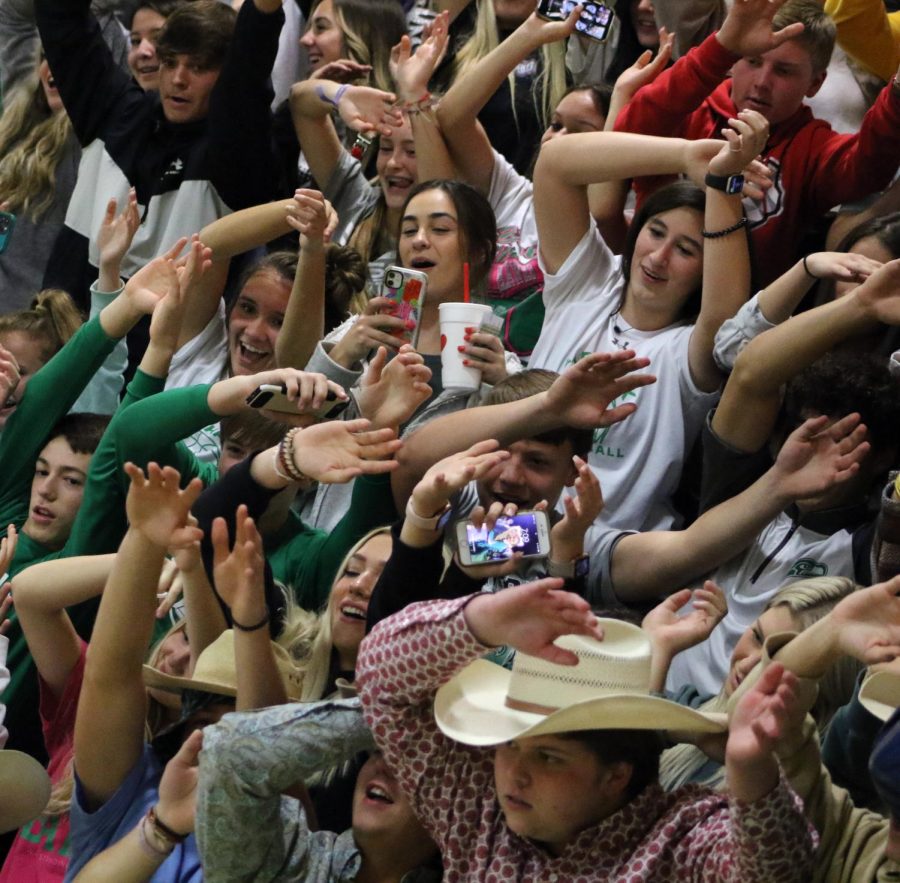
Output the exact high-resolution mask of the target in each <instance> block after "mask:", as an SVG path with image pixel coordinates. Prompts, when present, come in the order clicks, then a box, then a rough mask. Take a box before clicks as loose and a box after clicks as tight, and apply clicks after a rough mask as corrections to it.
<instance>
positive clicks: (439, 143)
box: [391, 12, 456, 181]
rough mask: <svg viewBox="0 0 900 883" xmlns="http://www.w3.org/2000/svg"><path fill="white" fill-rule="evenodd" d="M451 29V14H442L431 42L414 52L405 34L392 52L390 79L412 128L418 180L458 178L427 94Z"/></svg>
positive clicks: (433, 26)
mask: <svg viewBox="0 0 900 883" xmlns="http://www.w3.org/2000/svg"><path fill="white" fill-rule="evenodd" d="M448 27H449V13H447V12H442V13H440V14H439V15H438V16H437V18H436V19H435V20H434V23H433V24H432V26H431V34H430V35H429V36H428V39H427V40H423V41H422V43H420V44H419V46H418V47H417V48H416V51H415V52H413V51H412V46H411V44H410V40H409V37H408V36H406V35H405V34H404V36H402V37H401V38H400V42H399V43H398V44H397V45H396V46H394V48H393V49H392V50H391V76H392V77H393V78H394V83H395V84H396V87H397V100H398V102H399V105H400V107H402V108H403V109H404V110H405V111H406V113H407V116H408V117H409V124H410V126H411V127H412V131H413V140H414V142H415V150H416V163H417V168H418V171H417V173H416V177H417V178H418V180H419V181H430V180H432V179H433V178H455V177H456V169H455V168H454V164H453V160H452V159H451V156H450V153H449V151H448V149H447V144H446V140H445V138H444V135H443V132H442V130H441V128H440V127H439V125H438V121H437V119H436V118H435V116H434V113H433V111H432V107H433V105H434V103H435V102H434V99H433V98H432V97H431V94H430V93H429V91H428V82H429V80H430V79H431V77H432V75H433V74H434V71H435V69H436V68H437V66H438V65H439V64H440V63H441V59H442V58H443V57H444V53H445V52H446V51H447V41H448V39H449V33H448V30H447V29H448Z"/></svg>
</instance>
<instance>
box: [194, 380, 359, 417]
mask: <svg viewBox="0 0 900 883" xmlns="http://www.w3.org/2000/svg"><path fill="white" fill-rule="evenodd" d="M264 384H271V385H274V386H283V387H284V390H285V395H286V396H287V398H288V399H289V400H290V401H292V402H296V405H297V411H296V413H295V414H294V413H291V414H287V413H283V412H278V411H274V410H271V409H266V408H264V409H263V410H264V411H265V412H266V416H268V417H269V418H270V419H272V420H278V421H280V422H297V420H298V419H299V418H300V417H304V418H305V419H304V421H303V422H304V425H305V423H308V422H309V420H308V418H309V416H314V415H315V414H316V412H317V411H318V410H319V409H321V408H322V406H323V405H324V404H325V402H326V401H327V400H328V395H329V393H333V394H334V396H335V397H336V398H337V399H340V400H341V401H346V399H347V393H345V392H344V388H343V387H342V386H341V385H340V384H337V383H334V382H333V381H331V380H328V378H327V377H325V375H324V374H317V373H316V372H314V371H298V370H297V369H296V368H272V369H270V370H269V371H260V372H259V373H258V374H247V375H240V376H235V377H229V378H227V379H226V380H220V381H219V382H218V383H216V384H214V385H213V387H212V389H211V390H210V391H209V397H208V402H209V407H210V408H211V409H212V410H213V411H215V413H216V414H219V415H221V416H225V415H227V414H237V413H238V412H239V411H242V410H244V409H246V408H247V407H249V406H248V405H247V397H248V396H249V395H250V394H251V393H252V392H253V391H254V390H255V389H256V388H257V387H258V386H263V385H264ZM295 418H296V419H295Z"/></svg>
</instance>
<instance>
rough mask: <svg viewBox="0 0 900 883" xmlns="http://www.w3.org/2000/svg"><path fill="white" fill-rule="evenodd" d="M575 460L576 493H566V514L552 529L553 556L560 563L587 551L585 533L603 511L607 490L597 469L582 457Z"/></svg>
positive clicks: (564, 496) (564, 498)
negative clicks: (601, 487)
mask: <svg viewBox="0 0 900 883" xmlns="http://www.w3.org/2000/svg"><path fill="white" fill-rule="evenodd" d="M572 462H573V463H574V464H575V469H576V471H577V473H578V476H577V478H576V479H575V496H572V495H571V494H567V493H563V495H562V503H563V508H564V510H565V515H564V516H563V517H562V519H560V521H558V522H557V523H556V524H554V525H553V528H552V529H551V530H550V548H551V552H550V557H551V558H552V559H553V560H554V561H560V562H564V561H572V560H574V559H575V558H577V557H578V556H579V555H581V554H582V553H583V552H584V535H585V533H586V532H587V529H588V528H589V527H590V526H591V525H592V524H593V523H594V521H596V519H597V516H598V515H599V514H600V513H601V512H602V511H603V493H602V491H601V490H600V481H599V479H598V478H597V476H596V474H595V473H594V470H593V469H591V467H590V466H589V465H588V464H587V462H585V461H584V460H582V459H581V457H573V458H572Z"/></svg>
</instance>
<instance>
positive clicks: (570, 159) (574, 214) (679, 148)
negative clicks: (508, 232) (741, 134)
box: [534, 132, 722, 273]
mask: <svg viewBox="0 0 900 883" xmlns="http://www.w3.org/2000/svg"><path fill="white" fill-rule="evenodd" d="M721 147H722V144H721V142H719V141H686V140H684V139H682V138H656V137H652V136H649V135H632V134H629V133H626V132H590V133H583V134H573V135H567V136H566V137H565V138H557V139H555V140H553V141H551V142H550V143H549V144H545V145H544V147H543V149H542V150H541V155H540V158H539V159H538V162H537V166H536V167H535V170H534V211H535V217H536V219H537V226H538V233H539V236H540V247H541V258H542V260H543V263H544V266H545V267H546V269H547V270H548V271H549V272H551V273H555V272H557V271H558V270H559V268H560V267H561V266H562V265H563V263H564V262H565V260H566V258H567V257H568V256H569V254H570V253H571V252H572V250H573V249H574V248H575V246H576V245H578V243H579V242H580V241H581V239H582V237H583V236H584V234H585V233H586V232H587V230H588V227H589V225H590V211H589V202H588V194H587V188H588V185H589V184H594V183H599V182H602V181H611V180H618V179H621V178H634V177H637V176H639V175H649V174H681V173H690V172H695V173H696V171H697V166H698V164H702V165H703V168H704V170H705V166H706V164H708V163H709V161H710V160H711V159H712V157H714V156H715V155H716V154H717V153H718V152H719V150H720V148H721Z"/></svg>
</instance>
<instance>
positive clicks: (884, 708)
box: [859, 671, 900, 721]
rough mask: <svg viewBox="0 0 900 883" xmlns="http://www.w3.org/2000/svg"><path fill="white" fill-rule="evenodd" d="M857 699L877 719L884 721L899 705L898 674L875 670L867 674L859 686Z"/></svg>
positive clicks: (899, 676)
mask: <svg viewBox="0 0 900 883" xmlns="http://www.w3.org/2000/svg"><path fill="white" fill-rule="evenodd" d="M859 701H860V703H861V704H862V706H863V708H865V709H866V710H867V711H870V712H871V713H872V714H874V715H875V717H877V718H878V719H879V720H883V721H886V720H887V719H888V718H889V717H890V716H891V715H892V714H893V713H894V712H895V711H896V710H897V708H898V706H900V674H898V673H897V672H896V671H876V672H873V673H872V674H870V675H868V676H867V677H866V679H865V680H864V681H863V682H862V686H861V687H860V688H859Z"/></svg>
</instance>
